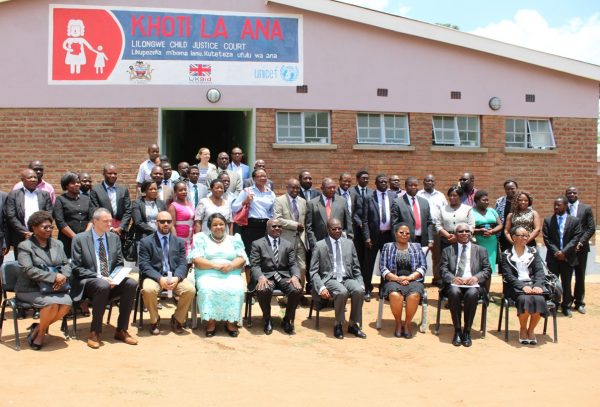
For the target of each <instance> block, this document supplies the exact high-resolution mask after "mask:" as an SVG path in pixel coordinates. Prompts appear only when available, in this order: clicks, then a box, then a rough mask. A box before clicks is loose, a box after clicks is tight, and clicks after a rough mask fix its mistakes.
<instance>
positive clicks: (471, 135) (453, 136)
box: [433, 116, 479, 147]
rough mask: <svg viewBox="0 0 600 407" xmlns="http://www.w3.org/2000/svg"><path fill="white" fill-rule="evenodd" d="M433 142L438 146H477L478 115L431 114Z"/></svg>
mask: <svg viewBox="0 0 600 407" xmlns="http://www.w3.org/2000/svg"><path fill="white" fill-rule="evenodd" d="M433 143H434V144H435V145H438V146H456V147H479V117H477V116H433Z"/></svg>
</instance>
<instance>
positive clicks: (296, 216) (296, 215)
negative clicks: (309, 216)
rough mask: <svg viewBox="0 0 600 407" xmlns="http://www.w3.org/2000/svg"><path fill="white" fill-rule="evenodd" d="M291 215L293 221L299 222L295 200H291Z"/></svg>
mask: <svg viewBox="0 0 600 407" xmlns="http://www.w3.org/2000/svg"><path fill="white" fill-rule="evenodd" d="M292 213H293V214H294V220H295V221H296V222H298V221H299V220H300V211H298V204H296V198H294V199H292Z"/></svg>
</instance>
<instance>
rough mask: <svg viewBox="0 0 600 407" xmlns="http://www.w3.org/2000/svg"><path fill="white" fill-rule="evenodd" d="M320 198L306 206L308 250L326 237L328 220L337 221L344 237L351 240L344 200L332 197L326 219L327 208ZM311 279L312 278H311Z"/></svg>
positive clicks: (349, 224)
mask: <svg viewBox="0 0 600 407" xmlns="http://www.w3.org/2000/svg"><path fill="white" fill-rule="evenodd" d="M323 198H324V197H322V196H320V197H318V198H315V199H312V200H311V201H309V202H308V203H307V205H306V236H307V237H308V243H309V245H310V248H311V250H312V248H314V247H315V246H316V244H317V242H318V241H319V240H321V239H324V238H326V237H327V236H328V232H327V221H328V220H329V219H338V220H339V221H340V222H341V223H342V230H343V231H344V232H346V236H347V237H348V238H349V239H352V236H353V235H352V221H351V219H350V212H348V206H347V204H346V201H345V200H344V199H340V197H339V196H338V197H337V198H336V195H334V196H333V197H332V198H331V199H332V201H331V215H330V217H329V218H327V208H326V207H325V203H324V202H323ZM311 278H312V277H311Z"/></svg>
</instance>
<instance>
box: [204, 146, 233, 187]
mask: <svg viewBox="0 0 600 407" xmlns="http://www.w3.org/2000/svg"><path fill="white" fill-rule="evenodd" d="M228 165H229V154H227V153H226V152H224V151H223V152H220V153H219V155H218V156H217V167H216V169H209V170H208V174H206V186H207V187H209V188H210V183H211V182H212V181H213V180H215V179H217V178H218V177H219V175H221V174H222V173H226V174H228V175H229V188H228V189H227V190H228V191H229V192H231V193H232V194H233V195H235V196H238V195H239V194H240V192H242V178H241V177H240V173H239V172H237V171H233V170H229V171H228V170H227V166H228Z"/></svg>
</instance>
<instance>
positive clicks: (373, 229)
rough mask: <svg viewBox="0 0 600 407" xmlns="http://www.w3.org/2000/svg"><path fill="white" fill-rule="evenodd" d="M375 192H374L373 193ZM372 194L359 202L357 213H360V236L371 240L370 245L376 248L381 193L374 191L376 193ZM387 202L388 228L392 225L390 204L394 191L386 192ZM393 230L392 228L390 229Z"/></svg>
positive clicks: (393, 197)
mask: <svg viewBox="0 0 600 407" xmlns="http://www.w3.org/2000/svg"><path fill="white" fill-rule="evenodd" d="M374 192H375V191H374ZM374 192H373V193H372V194H371V195H369V196H367V197H366V198H364V199H362V198H361V199H360V200H359V202H360V203H359V205H360V209H358V210H357V211H358V212H360V215H361V218H362V219H361V222H362V228H361V229H362V234H363V238H364V239H365V240H369V239H371V243H373V244H374V245H375V247H377V246H378V245H379V243H380V242H379V232H380V229H379V222H380V220H381V219H380V217H379V200H380V199H381V193H379V191H376V192H377V193H374ZM386 195H387V200H388V202H389V205H390V227H391V225H392V219H393V218H392V216H391V214H392V203H393V202H394V199H396V193H395V192H394V191H386ZM391 230H392V231H393V230H394V229H393V228H392V229H391Z"/></svg>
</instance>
